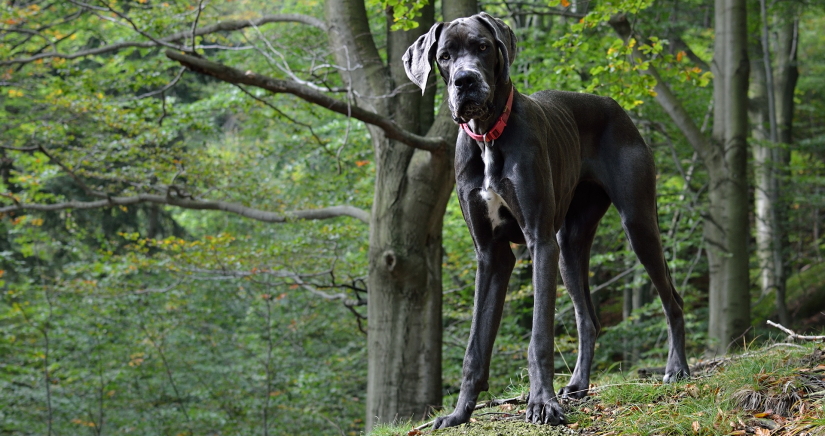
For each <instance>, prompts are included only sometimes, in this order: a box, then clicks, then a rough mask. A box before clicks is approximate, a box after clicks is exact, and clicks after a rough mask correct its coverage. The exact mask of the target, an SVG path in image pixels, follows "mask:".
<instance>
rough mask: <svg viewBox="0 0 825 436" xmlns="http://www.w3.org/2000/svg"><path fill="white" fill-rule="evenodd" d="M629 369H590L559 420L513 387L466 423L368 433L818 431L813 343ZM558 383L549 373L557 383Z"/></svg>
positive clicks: (820, 415) (821, 393)
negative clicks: (529, 409)
mask: <svg viewBox="0 0 825 436" xmlns="http://www.w3.org/2000/svg"><path fill="white" fill-rule="evenodd" d="M636 374H637V373H636V372H635V371H633V372H631V373H612V374H602V375H599V376H597V377H598V378H597V379H596V380H594V384H593V385H592V389H591V393H590V395H588V397H587V398H585V399H583V400H580V401H575V402H569V403H567V404H564V407H565V408H566V410H567V412H566V414H567V418H568V422H569V424H567V425H566V426H560V427H550V426H539V425H533V424H527V423H525V422H524V407H525V404H524V401H523V398H525V397H526V395H525V394H526V392H524V391H523V389H518V388H516V389H511V390H510V391H508V392H507V393H506V397H519V396H520V397H521V398H522V399H515V398H511V401H510V403H514V404H504V405H499V406H494V407H488V408H484V409H480V410H477V411H476V412H475V413H474V414H473V419H472V422H470V423H468V424H466V425H462V426H458V427H455V428H452V429H446V430H437V431H432V430H430V426H429V425H423V424H425V423H423V422H421V423H410V422H407V423H404V424H401V425H395V426H384V427H381V428H378V429H375V430H374V431H373V432H372V433H370V436H418V435H433V436H456V435H468V434H472V435H479V436H487V435H490V436H492V435H561V434H583V435H611V436H613V435H615V436H620V435H700V436H701V435H745V434H755V435H760V436H763V435H793V436H796V435H800V436H802V435H823V436H825V353H823V351H822V349H820V348H818V347H817V346H816V345H813V344H805V345H794V344H776V345H773V346H769V347H766V348H762V349H759V350H755V351H750V352H747V353H744V354H741V355H736V356H730V357H727V358H722V359H716V360H710V361H703V362H698V363H697V364H696V365H694V368H693V377H691V378H690V379H688V380H685V381H682V382H679V383H675V384H662V383H661V382H659V381H658V380H655V379H650V378H648V379H641V378H638V377H637V376H636ZM563 384H564V381H562V380H559V381H557V387H559V386H562V385H563ZM506 397H502V398H506ZM448 412H449V410H444V411H442V412H441V413H442V414H443V413H448ZM417 427H420V428H421V429H420V430H419V429H417Z"/></svg>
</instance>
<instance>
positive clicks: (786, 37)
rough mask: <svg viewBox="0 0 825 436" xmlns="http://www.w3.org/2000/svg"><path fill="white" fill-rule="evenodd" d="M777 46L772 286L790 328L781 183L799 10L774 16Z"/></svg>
mask: <svg viewBox="0 0 825 436" xmlns="http://www.w3.org/2000/svg"><path fill="white" fill-rule="evenodd" d="M776 34H777V44H776V57H775V58H776V74H774V79H775V82H774V86H775V88H774V95H775V97H776V98H775V99H774V101H775V102H776V126H777V137H778V141H779V144H782V145H781V146H780V147H776V149H775V151H774V155H775V159H776V172H775V175H776V178H777V182H776V184H777V187H776V189H777V206H776V208H775V211H776V220H777V224H778V226H777V232H776V233H775V238H776V239H775V241H776V242H775V244H776V248H775V250H774V258H775V262H776V266H777V287H776V310H777V312H778V314H779V319H780V321H781V322H782V323H783V324H784V325H790V324H791V319H790V314H789V313H788V307H787V302H786V301H785V292H786V289H787V287H786V285H787V279H788V274H787V268H786V263H787V262H786V261H787V258H788V254H787V250H786V249H785V247H788V246H789V245H790V243H789V241H788V215H787V207H786V205H787V204H788V203H787V201H785V199H784V193H783V180H787V178H788V165H789V164H790V161H791V152H790V147H789V145H790V144H791V142H792V140H793V137H792V135H791V132H792V125H793V112H794V90H795V89H796V82H797V79H798V78H799V70H798V69H797V59H796V53H797V47H798V45H799V44H798V43H799V11H798V10H794V11H793V13H791V14H783V16H782V17H779V16H777V29H776Z"/></svg>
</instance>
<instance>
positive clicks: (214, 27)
mask: <svg viewBox="0 0 825 436" xmlns="http://www.w3.org/2000/svg"><path fill="white" fill-rule="evenodd" d="M269 23H301V24H307V25H310V26H313V27H316V28H318V29H321V30H323V31H326V29H327V25H326V23H324V22H323V21H321V20H319V19H317V18H315V17H310V16H307V15H301V14H275V15H266V16H263V17H261V18H257V19H254V20H226V21H221V22H218V23H215V24H210V25H208V26H202V27H200V28H198V29H196V30H195V32H194V36H202V35H208V34H212V33H217V32H231V31H235V30H242V29H245V28H247V27H252V26H261V25H263V24H269ZM192 35H193V32H192V31H191V30H189V31H184V32H178V33H174V34H172V35H169V36H166V37H163V38H158V39H156V40H155V41H122V42H117V43H114V44H109V45H105V46H102V47H97V48H94V49H89V50H81V51H78V52H74V53H59V52H56V51H51V52H46V53H39V54H36V55H34V56H29V57H25V58H16V59H9V60H4V61H0V66H2V65H15V64H26V63H29V62H34V61H36V60H38V59H45V58H60V59H77V58H82V57H86V56H94V55H99V54H104V53H111V52H115V51H119V50H123V49H125V48H130V47H137V48H149V47H155V46H157V45H167V46H168V43H174V42H177V41H181V40H184V39H186V38H191V37H192ZM175 48H178V47H177V46H175ZM180 49H181V50H182V51H183V50H185V49H184V48H183V47H180Z"/></svg>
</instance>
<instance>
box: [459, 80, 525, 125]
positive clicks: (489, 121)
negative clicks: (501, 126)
mask: <svg viewBox="0 0 825 436" xmlns="http://www.w3.org/2000/svg"><path fill="white" fill-rule="evenodd" d="M511 92H512V93H513V94H514V93H515V88H514V87H513V83H512V81H510V80H509V79H508V80H507V82H506V83H503V84H497V85H496V91H495V93H494V95H493V110H492V111H490V114H492V116H489V117H487V118H484V119H472V120H470V122H468V123H467V127H469V128H470V130H471V131H472V132H473V133H474V134H476V135H484V134H485V133H488V132H490V129H492V128H493V127H494V126H495V124H496V123H497V122H498V121H499V119H500V118H501V116H502V114H503V112H504V110H505V107H506V106H507V102H508V100H509V98H510V94H511ZM510 104H511V106H510V111H512V109H513V107H512V102H511V103H510Z"/></svg>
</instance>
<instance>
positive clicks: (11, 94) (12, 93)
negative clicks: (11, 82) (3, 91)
mask: <svg viewBox="0 0 825 436" xmlns="http://www.w3.org/2000/svg"><path fill="white" fill-rule="evenodd" d="M22 96H23V91H21V90H19V89H9V97H11V98H15V97H22Z"/></svg>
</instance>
